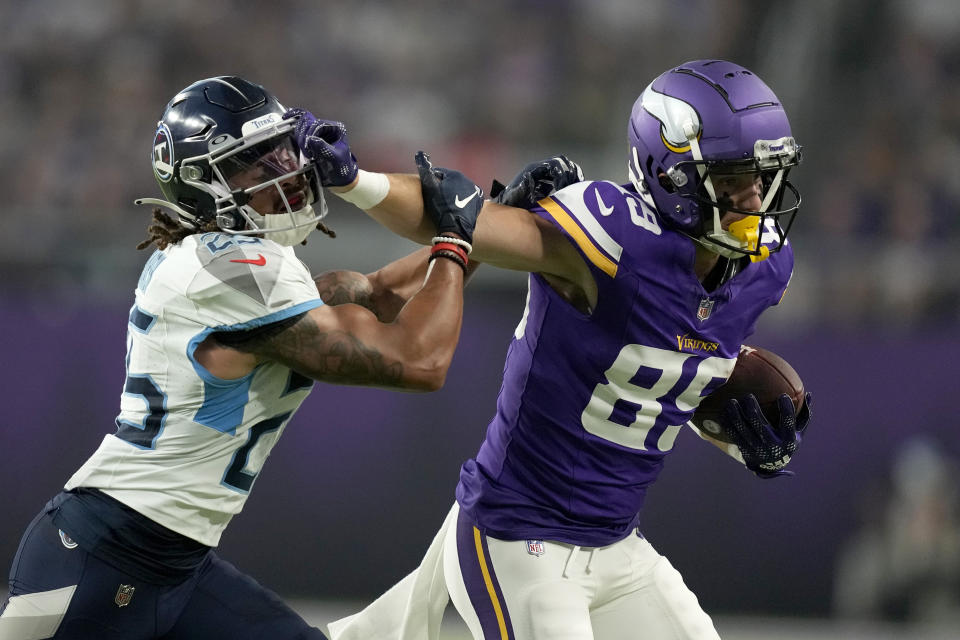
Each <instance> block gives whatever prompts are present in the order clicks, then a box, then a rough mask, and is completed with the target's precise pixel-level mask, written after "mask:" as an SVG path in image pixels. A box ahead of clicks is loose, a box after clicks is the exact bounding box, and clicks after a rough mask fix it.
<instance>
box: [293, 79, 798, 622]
mask: <svg viewBox="0 0 960 640" xmlns="http://www.w3.org/2000/svg"><path fill="white" fill-rule="evenodd" d="M298 116H299V118H300V125H299V126H298V136H297V139H298V143H299V144H300V146H301V149H302V151H303V152H304V153H305V155H306V156H307V157H311V158H316V159H317V161H318V163H319V164H320V166H321V170H322V171H329V172H332V173H343V172H344V171H349V172H352V171H353V170H354V167H355V162H354V160H353V159H352V156H351V154H350V153H349V147H348V145H347V144H346V139H345V137H344V136H343V130H342V127H341V126H340V125H339V124H337V123H331V122H328V121H324V120H317V119H315V118H313V116H311V115H310V114H309V113H306V112H301V113H299V114H298ZM627 136H628V141H629V149H628V156H627V169H628V176H629V182H628V183H626V184H618V183H617V182H611V181H581V180H578V179H573V178H572V177H571V174H570V173H569V172H567V173H564V172H563V170H562V166H560V165H558V164H557V163H554V164H553V165H551V166H552V169H555V170H557V171H558V173H556V175H555V176H554V178H553V179H552V181H551V180H550V179H548V180H545V181H543V180H541V181H538V180H537V179H536V177H535V176H533V174H532V173H530V174H527V173H526V172H525V174H521V176H519V177H518V178H517V180H515V181H514V183H512V184H511V186H510V187H509V188H508V189H507V190H506V191H505V192H504V194H502V196H501V197H500V198H499V202H493V201H491V202H488V203H486V204H485V206H484V208H483V212H484V214H483V217H481V218H480V220H479V222H478V225H477V228H476V232H475V234H474V243H473V254H472V257H473V258H474V259H476V260H479V261H482V262H488V263H490V264H492V265H496V266H500V267H506V268H510V269H518V270H525V271H529V272H530V276H529V293H528V298H527V304H526V309H525V310H524V313H523V316H522V318H521V320H520V323H519V325H518V326H517V328H516V331H515V333H514V339H513V341H512V342H511V344H510V346H509V350H508V353H507V359H506V364H505V368H504V374H503V375H504V380H503V386H502V388H501V391H500V395H499V398H498V400H497V407H496V413H495V414H494V416H493V418H492V420H491V421H490V423H489V426H488V429H487V434H486V438H485V440H484V442H483V444H482V446H481V447H480V450H479V452H478V453H477V455H476V456H475V457H473V458H471V459H470V460H468V461H466V462H465V463H464V464H463V466H462V468H461V472H460V482H459V484H458V485H457V488H456V504H455V505H454V507H453V509H452V510H451V511H450V513H449V514H448V516H447V519H446V521H445V522H444V524H443V526H442V528H441V530H440V532H439V533H438V535H437V537H436V538H435V540H434V542H433V544H432V545H431V546H430V548H429V550H428V551H427V554H426V556H425V558H424V560H423V563H422V564H421V566H420V567H419V568H418V569H417V570H415V571H414V572H413V573H411V574H410V575H408V576H407V577H406V578H405V579H404V580H403V581H401V582H400V583H399V584H397V585H396V586H395V587H394V588H393V589H391V590H390V591H389V592H388V593H387V594H385V595H384V596H382V597H381V598H380V599H378V600H377V601H375V602H374V603H373V604H371V605H370V606H369V607H368V608H367V609H365V610H364V611H362V612H360V613H359V614H357V615H355V616H351V617H350V618H346V619H344V620H340V621H337V622H335V623H332V624H331V625H330V633H331V636H332V638H334V639H335V640H338V639H341V638H343V639H353V638H414V637H416V638H423V637H431V638H433V637H436V634H437V630H438V627H439V622H440V618H441V616H442V612H443V608H444V606H445V605H446V603H447V598H448V594H449V598H450V599H452V601H453V603H454V605H455V606H456V608H457V610H458V611H459V613H460V615H461V616H462V617H463V619H464V621H465V622H466V624H467V626H468V627H469V629H470V631H471V633H472V635H473V637H474V638H476V639H478V640H479V639H492V638H516V639H518V640H527V639H533V638H537V639H541V638H550V639H552V640H555V639H557V638H583V639H586V638H598V639H605V638H609V639H612V638H636V637H643V638H656V639H660V640H665V639H674V638H677V639H680V638H684V639H708V638H717V637H718V635H717V632H716V630H715V628H714V626H713V623H712V621H711V619H710V617H709V616H708V615H707V614H706V613H705V612H704V611H703V610H702V608H701V607H700V605H699V603H698V601H697V598H696V597H695V596H694V594H693V593H692V592H691V591H690V590H689V589H688V588H687V587H686V586H685V584H684V582H683V580H682V578H681V576H680V575H679V573H678V572H677V571H676V570H675V569H674V568H673V567H672V566H671V564H670V562H669V561H668V560H667V559H666V558H664V557H663V556H661V555H660V554H659V553H657V551H656V550H655V549H654V548H653V546H652V545H651V543H650V542H649V541H648V540H647V539H646V538H645V537H644V535H643V531H642V530H641V529H640V528H639V514H640V512H641V510H642V508H643V503H644V497H645V495H646V492H647V488H648V487H649V486H650V485H651V484H653V483H654V482H655V481H656V478H657V476H658V475H659V473H660V470H661V468H662V466H663V461H664V458H665V457H666V456H667V455H669V453H670V451H671V450H672V448H673V445H674V441H675V438H676V436H677V434H678V432H679V431H680V430H681V429H682V428H683V427H684V425H687V424H688V421H689V419H690V417H691V415H692V413H693V411H694V410H695V408H696V407H697V405H698V403H699V402H700V399H701V398H702V397H704V396H705V395H707V394H709V393H710V391H711V390H713V389H715V388H716V387H717V386H719V385H720V384H722V383H723V381H724V380H726V378H727V377H728V376H729V375H730V373H731V371H732V370H733V367H734V364H735V362H736V358H737V355H738V353H739V350H740V347H741V345H742V344H743V343H744V341H745V340H746V338H747V337H748V336H749V335H751V333H752V332H753V330H754V326H755V323H756V321H757V318H758V317H759V316H760V314H761V313H762V312H763V311H764V310H766V309H767V308H769V307H771V306H773V305H776V304H777V303H779V301H780V300H781V298H782V297H783V294H784V291H785V289H786V288H787V285H788V283H789V281H790V277H791V274H792V271H793V250H792V247H791V245H790V244H789V242H788V240H787V235H788V233H789V231H790V228H791V226H792V223H793V219H794V217H795V215H796V212H797V210H798V207H799V204H800V195H799V192H798V191H797V189H796V188H795V187H794V186H793V185H792V184H791V183H790V182H789V180H788V175H789V173H790V171H791V169H792V168H793V167H795V166H797V165H798V164H799V163H800V147H799V145H798V144H797V143H796V141H795V140H794V137H793V134H792V132H791V130H790V125H789V122H788V120H787V116H786V113H785V111H784V109H783V107H782V106H781V104H780V100H779V99H778V98H777V96H776V95H775V94H774V93H773V91H772V90H771V89H770V88H769V87H768V86H767V85H766V84H764V82H763V81H761V80H760V78H758V77H757V76H756V75H755V74H754V73H752V72H751V71H749V70H747V69H745V68H743V67H741V66H739V65H736V64H733V63H730V62H725V61H722V60H698V61H692V62H688V63H685V64H682V65H680V66H678V67H675V68H673V69H670V70H668V71H666V72H664V73H663V74H661V75H660V76H658V77H657V78H656V79H654V80H653V82H651V83H650V84H649V85H648V86H647V87H646V88H645V89H644V90H643V92H642V93H641V94H640V96H639V98H638V99H637V101H636V103H635V104H634V107H633V110H632V113H631V114H630V118H629V121H628V126H627ZM417 162H418V165H419V169H420V175H419V179H418V177H417V176H410V175H394V174H390V175H384V174H374V173H367V172H365V171H362V170H361V171H359V172H358V174H357V175H358V177H357V179H356V180H354V181H352V182H351V183H350V184H349V185H345V186H344V187H341V188H339V189H335V190H334V191H335V192H336V191H340V192H341V193H340V195H341V196H342V197H344V198H345V199H347V200H348V201H351V202H353V203H355V204H357V205H358V206H359V207H360V208H362V209H364V210H366V211H367V212H368V213H369V214H370V215H371V216H373V217H374V218H375V219H377V220H378V221H380V222H381V223H383V224H384V225H385V226H387V227H389V228H391V229H393V230H394V231H396V232H398V233H400V234H401V235H405V236H407V237H409V238H411V239H414V240H417V241H420V242H423V243H428V242H430V239H431V235H432V233H431V232H432V229H431V227H430V223H429V219H427V218H425V217H424V216H423V213H422V210H423V207H424V205H425V203H426V204H433V203H438V202H446V203H450V202H452V205H453V207H457V206H461V205H466V204H467V203H469V202H470V201H471V200H472V199H473V198H476V197H480V196H479V193H480V192H479V188H477V187H470V186H468V188H467V189H465V190H464V189H463V187H462V183H461V184H454V183H452V182H448V181H447V180H446V179H445V178H446V176H447V170H445V169H439V168H433V167H432V166H431V165H430V163H429V160H428V159H427V158H425V157H424V156H419V157H418V159H417ZM534 169H536V170H539V171H540V172H541V176H542V173H543V166H540V167H539V168H537V167H534ZM548 173H549V172H548ZM577 178H579V176H577ZM570 182H572V184H568V183H570ZM553 186H557V187H563V188H560V189H558V190H557V191H555V192H553V193H551V194H550V195H549V197H544V198H543V199H540V200H539V201H536V198H538V197H540V196H546V195H547V193H546V192H549V191H550V188H552V187H553ZM539 190H543V191H546V192H544V193H541V192H539ZM510 204H513V205H520V207H522V208H515V207H510V206H506V205H510ZM781 400H782V401H781V402H780V411H779V412H778V415H766V416H765V415H763V413H762V412H761V411H760V409H759V406H758V405H757V402H756V399H755V398H753V396H747V397H744V398H740V399H737V400H733V401H731V403H730V405H729V406H728V407H727V410H726V413H725V415H724V418H723V425H722V426H723V428H724V430H725V432H726V436H727V438H728V439H730V440H732V441H733V442H734V443H735V444H733V445H727V444H724V443H723V442H720V441H717V440H713V439H711V438H710V437H709V435H707V434H700V435H701V436H702V437H704V438H705V439H707V440H711V441H713V442H714V443H715V444H716V445H717V446H719V447H720V448H721V449H723V450H724V451H725V452H727V453H728V454H730V455H731V456H733V457H735V458H737V459H739V460H740V461H741V462H743V463H744V464H745V465H746V467H747V469H749V470H750V471H752V472H754V473H755V474H757V475H758V476H760V477H763V478H770V477H775V476H778V475H784V474H787V473H789V472H788V471H786V470H785V469H784V467H785V466H786V464H787V463H788V462H789V460H790V458H791V456H792V455H793V454H794V452H795V451H796V449H797V446H798V443H799V441H800V434H801V433H802V432H803V430H804V428H805V427H806V424H807V422H808V420H809V397H808V398H807V402H806V403H804V405H803V406H802V407H801V409H800V411H799V412H795V410H794V406H793V404H792V402H790V399H789V398H787V397H786V396H784V397H783V398H782V399H781Z"/></svg>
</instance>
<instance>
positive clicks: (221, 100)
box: [137, 76, 327, 246]
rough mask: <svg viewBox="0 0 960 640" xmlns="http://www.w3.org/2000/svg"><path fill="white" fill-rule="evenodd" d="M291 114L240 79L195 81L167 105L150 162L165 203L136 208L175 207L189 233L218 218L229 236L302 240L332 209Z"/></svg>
mask: <svg viewBox="0 0 960 640" xmlns="http://www.w3.org/2000/svg"><path fill="white" fill-rule="evenodd" d="M285 111H286V109H285V108H284V107H283V105H281V104H280V102H279V101H278V100H277V99H276V98H275V97H274V96H273V95H271V94H270V93H269V92H267V91H266V90H265V89H264V88H263V87H261V86H260V85H257V84H253V83H251V82H248V81H246V80H244V79H242V78H238V77H236V76H220V77H216V78H207V79H205V80H200V81H199V82H195V83H193V84H191V85H190V86H189V87H187V88H185V89H183V90H182V91H180V92H179V93H177V95H176V96H174V98H173V99H172V100H171V101H170V102H169V103H168V104H167V106H166V108H165V109H164V112H163V116H162V117H161V118H160V122H159V123H157V131H156V134H155V135H154V139H153V149H152V155H151V164H152V165H153V173H154V177H155V178H156V180H157V184H158V185H159V186H160V190H161V191H162V192H163V196H164V198H165V199H163V200H160V199H155V198H141V199H139V200H137V203H138V204H156V205H160V206H163V207H167V208H169V209H171V210H173V211H174V212H175V213H176V214H177V218H178V220H179V222H180V224H182V225H183V226H184V227H186V228H188V229H196V228H199V227H201V226H203V225H205V224H207V223H209V222H210V221H216V223H217V226H218V227H219V228H220V229H221V230H223V231H224V232H225V233H229V234H236V235H254V234H266V237H268V238H270V239H271V240H274V241H276V242H278V243H280V244H283V245H288V246H289V245H294V244H298V243H300V242H302V241H303V240H304V239H305V238H306V237H307V235H309V233H310V232H311V231H312V230H313V229H314V228H316V225H317V223H318V222H319V221H320V220H321V219H322V218H323V217H324V216H325V215H326V213H327V206H326V202H325V201H324V198H323V191H322V189H321V187H320V177H319V174H318V172H317V170H316V167H315V165H314V163H313V162H311V161H309V160H307V159H306V158H305V157H304V156H303V155H302V154H301V153H300V150H299V148H298V147H297V145H296V141H295V140H294V137H293V130H294V126H295V124H296V123H295V121H294V120H292V119H287V120H284V118H283V114H284V112H285ZM318 202H319V206H315V205H316V204H317V203H318Z"/></svg>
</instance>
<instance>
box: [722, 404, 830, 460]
mask: <svg viewBox="0 0 960 640" xmlns="http://www.w3.org/2000/svg"><path fill="white" fill-rule="evenodd" d="M812 399H813V397H812V396H811V395H810V394H809V393H808V394H807V395H806V398H805V401H804V403H803V406H802V407H801V408H800V411H799V412H795V411H794V409H793V401H792V400H791V399H790V396H788V395H786V394H784V395H782V396H780V397H779V398H778V399H777V409H778V411H777V413H778V414H779V416H778V420H777V425H776V427H774V426H772V425H771V424H770V422H769V421H768V420H767V418H766V417H765V416H764V415H763V412H762V411H761V410H760V404H759V403H758V402H757V398H756V397H755V396H754V395H753V394H749V395H747V396H745V397H743V398H741V399H740V400H731V401H730V403H729V404H728V405H727V406H726V408H725V409H724V410H723V415H722V419H721V422H722V426H723V430H724V433H725V434H726V436H727V438H728V439H729V440H731V441H732V442H734V443H735V444H736V445H737V447H739V449H740V453H741V454H742V455H743V461H744V462H745V463H746V465H747V469H750V471H753V472H754V473H755V474H757V475H758V476H759V477H761V478H775V477H777V476H782V475H790V476H792V475H793V472H792V471H787V470H785V469H784V467H786V466H787V463H788V462H790V458H791V457H792V456H793V454H794V453H796V451H797V447H798V446H799V445H800V439H801V435H802V434H803V432H804V430H805V429H806V428H807V423H809V422H810V402H811V400H812Z"/></svg>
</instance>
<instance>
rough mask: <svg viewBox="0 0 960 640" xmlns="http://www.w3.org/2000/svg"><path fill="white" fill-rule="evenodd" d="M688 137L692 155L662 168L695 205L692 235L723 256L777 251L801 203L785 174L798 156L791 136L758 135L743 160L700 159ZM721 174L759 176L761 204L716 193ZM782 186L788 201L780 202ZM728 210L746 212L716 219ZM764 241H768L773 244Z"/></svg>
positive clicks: (756, 258)
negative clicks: (746, 205)
mask: <svg viewBox="0 0 960 640" xmlns="http://www.w3.org/2000/svg"><path fill="white" fill-rule="evenodd" d="M688 140H689V142H690V152H691V155H692V156H693V160H684V161H680V162H678V163H677V164H675V165H674V166H672V167H670V168H668V169H667V172H666V174H667V176H668V178H669V179H670V181H671V183H672V184H673V185H674V186H675V187H676V188H677V191H678V194H679V195H680V196H681V197H685V198H690V199H692V200H694V201H695V202H697V203H698V205H699V209H700V212H701V215H700V221H701V229H700V233H699V234H698V235H697V237H695V238H694V239H695V240H696V241H697V242H699V243H700V244H701V245H703V246H704V247H706V248H707V249H709V250H711V251H713V252H714V253H718V254H720V255H722V256H724V257H727V258H740V257H743V256H745V255H746V256H750V260H751V261H752V262H760V261H762V260H766V259H767V258H768V257H769V256H770V253H776V252H777V251H779V250H780V249H781V248H782V247H783V244H784V242H785V240H786V236H787V233H788V232H789V231H790V227H791V226H792V225H793V220H794V217H795V216H796V213H797V210H798V209H799V207H800V193H799V192H798V191H797V189H796V188H795V187H794V186H793V184H791V183H790V181H789V180H788V179H787V176H788V174H789V172H790V169H791V168H792V167H794V166H796V165H797V164H799V162H800V148H799V147H798V146H797V144H796V142H795V141H794V139H793V138H792V137H789V136H788V137H783V138H780V139H778V140H757V141H756V142H755V143H754V149H753V157H751V158H746V159H743V160H704V159H703V155H702V153H701V150H700V145H699V143H698V141H697V136H696V135H695V134H694V135H691V136H690V137H689V138H688ZM694 172H695V174H694ZM691 174H693V175H696V178H697V179H696V180H695V182H694V183H693V184H691V181H690V180H689V178H688V176H690V175H691ZM720 176H723V177H727V176H734V177H737V176H754V177H756V176H759V178H760V185H761V190H760V198H761V204H760V208H759V209H758V210H756V211H752V210H747V209H739V208H737V207H735V206H733V203H732V202H730V201H729V199H727V198H724V197H723V196H719V197H718V195H717V192H718V189H717V186H716V182H717V178H718V177H720ZM787 192H789V193H790V194H791V195H792V203H790V204H789V206H785V205H784V196H785V195H786V193H787ZM727 212H731V213H736V214H740V215H742V216H745V217H744V218H742V219H740V220H737V221H736V222H733V223H730V224H729V225H728V227H727V229H724V228H723V226H722V224H721V219H722V218H723V216H724V214H725V213H727ZM765 244H768V245H770V244H772V248H771V247H770V246H764V245H765Z"/></svg>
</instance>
